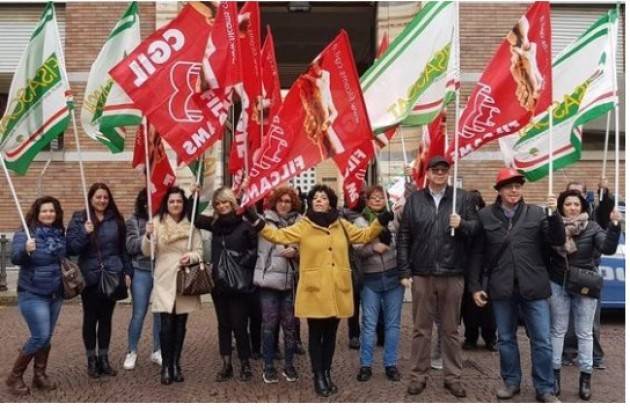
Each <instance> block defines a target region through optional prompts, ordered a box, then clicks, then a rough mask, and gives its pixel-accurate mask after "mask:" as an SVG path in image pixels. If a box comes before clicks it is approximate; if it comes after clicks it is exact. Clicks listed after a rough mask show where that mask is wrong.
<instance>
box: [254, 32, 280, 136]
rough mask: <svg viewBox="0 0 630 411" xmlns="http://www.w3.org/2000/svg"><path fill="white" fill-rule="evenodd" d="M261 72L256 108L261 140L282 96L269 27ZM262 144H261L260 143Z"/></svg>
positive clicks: (262, 55)
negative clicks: (259, 113) (261, 135)
mask: <svg viewBox="0 0 630 411" xmlns="http://www.w3.org/2000/svg"><path fill="white" fill-rule="evenodd" d="M261 62H262V67H261V72H262V84H263V90H262V95H263V99H262V102H260V101H259V104H258V105H257V106H256V109H257V110H258V111H259V112H260V110H262V115H263V116H262V117H263V138H264V136H265V135H266V134H267V130H269V125H270V124H271V119H272V118H273V117H274V116H275V115H276V114H278V111H279V110H280V106H281V105H282V94H281V93H280V89H281V87H280V75H279V74H278V73H279V71H278V63H277V61H276V52H275V46H274V43H273V36H272V35H271V27H269V26H267V37H265V43H264V44H263V47H262V51H261ZM261 144H262V143H261Z"/></svg>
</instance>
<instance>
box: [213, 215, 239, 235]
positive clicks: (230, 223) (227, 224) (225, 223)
mask: <svg viewBox="0 0 630 411" xmlns="http://www.w3.org/2000/svg"><path fill="white" fill-rule="evenodd" d="M242 222H243V217H242V216H240V215H236V212H235V211H231V212H229V213H228V214H223V215H219V216H218V217H217V219H216V220H215V221H214V223H213V224H212V232H213V233H216V234H219V235H226V234H230V233H231V232H232V231H234V230H235V229H236V227H238V225H239V224H241V223H242Z"/></svg>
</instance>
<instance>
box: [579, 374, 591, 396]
mask: <svg viewBox="0 0 630 411" xmlns="http://www.w3.org/2000/svg"><path fill="white" fill-rule="evenodd" d="M580 398H581V399H583V400H584V401H588V400H590V399H591V374H588V373H585V372H581V373H580Z"/></svg>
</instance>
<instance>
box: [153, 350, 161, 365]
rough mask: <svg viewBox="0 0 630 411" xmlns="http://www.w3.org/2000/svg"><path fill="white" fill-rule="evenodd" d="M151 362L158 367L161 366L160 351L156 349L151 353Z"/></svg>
mask: <svg viewBox="0 0 630 411" xmlns="http://www.w3.org/2000/svg"><path fill="white" fill-rule="evenodd" d="M151 362H154V363H156V364H157V365H159V366H160V367H161V366H162V351H160V350H157V351H154V352H153V353H152V354H151Z"/></svg>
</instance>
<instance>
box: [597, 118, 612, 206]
mask: <svg viewBox="0 0 630 411" xmlns="http://www.w3.org/2000/svg"><path fill="white" fill-rule="evenodd" d="M609 134H610V110H608V113H607V114H606V135H605V136H604V161H603V162H602V180H603V179H605V178H606V164H607V163H608V140H609ZM603 200H604V190H602V189H600V190H599V201H600V202H602V201H603Z"/></svg>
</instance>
